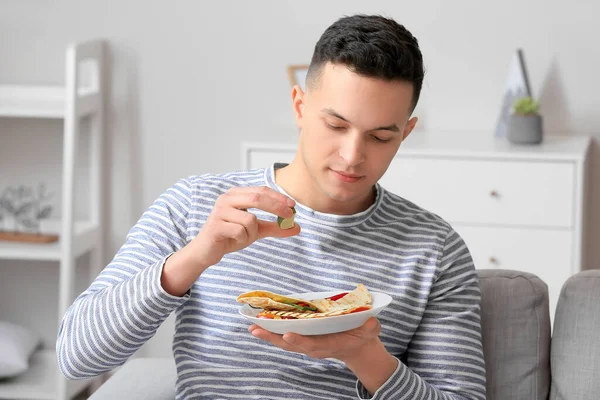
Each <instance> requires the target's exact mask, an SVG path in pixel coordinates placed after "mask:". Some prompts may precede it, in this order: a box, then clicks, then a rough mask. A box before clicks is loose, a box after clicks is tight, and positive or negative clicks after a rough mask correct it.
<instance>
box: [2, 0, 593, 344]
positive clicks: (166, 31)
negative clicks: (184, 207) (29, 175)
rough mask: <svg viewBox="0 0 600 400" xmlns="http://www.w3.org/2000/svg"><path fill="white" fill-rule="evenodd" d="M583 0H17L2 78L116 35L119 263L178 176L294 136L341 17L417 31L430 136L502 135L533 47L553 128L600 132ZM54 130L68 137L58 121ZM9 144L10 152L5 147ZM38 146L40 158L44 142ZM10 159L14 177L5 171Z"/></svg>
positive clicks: (217, 167)
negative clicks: (298, 111) (296, 110)
mask: <svg viewBox="0 0 600 400" xmlns="http://www.w3.org/2000/svg"><path fill="white" fill-rule="evenodd" d="M586 3H587V2H586ZM586 3H584V2H583V1H573V2H566V1H559V0H552V1H541V0H535V1H526V2H525V1H517V0H505V1H493V2H492V1H489V2H481V1H476V0H472V1H465V0H463V1H458V0H455V1H452V2H448V1H442V0H437V1H427V2H415V1H391V0H388V1H370V2H366V1H357V0H354V1H347V0H344V1H342V0H337V1H327V2H325V1H314V0H313V1H307V0H304V1H281V0H270V1H252V2H247V1H241V0H240V1H232V0H221V1H212V2H208V1H203V2H201V1H195V0H187V1H183V0H179V1H175V2H147V1H142V0H136V1H133V0H129V1H126V2H122V1H115V0H110V1H92V0H80V1H75V0H71V1H59V0H55V1H52V2H45V1H27V2H24V1H20V0H4V1H2V3H1V5H0V83H27V82H32V83H62V82H63V80H64V79H63V66H64V61H63V59H64V48H65V45H66V44H67V43H68V42H69V41H72V40H83V39H87V38H92V37H104V38H106V39H108V40H109V41H110V59H109V63H110V69H111V72H110V84H111V85H110V86H111V88H110V102H109V104H108V107H109V110H108V124H107V128H108V139H107V141H108V142H107V146H108V158H107V162H106V171H107V174H108V176H107V186H106V208H107V212H109V214H108V215H109V216H110V218H109V221H108V227H109V232H108V244H109V248H108V249H107V259H108V258H110V257H111V256H112V255H113V254H114V252H115V251H116V250H117V249H118V247H119V246H120V244H121V243H122V241H123V239H124V236H125V234H126V233H127V230H128V229H129V228H130V226H131V225H132V224H133V223H134V222H135V221H136V219H137V218H138V216H139V215H140V214H141V212H142V211H143V210H144V209H145V208H146V207H147V206H148V205H149V204H150V203H151V202H152V201H153V200H154V199H155V198H156V197H157V196H158V195H159V194H160V193H161V192H162V191H163V190H164V189H166V188H167V187H168V186H170V185H171V184H172V183H173V182H174V181H175V180H176V179H178V178H180V177H183V176H187V175H190V174H193V173H205V172H219V171H227V170H231V169H236V168H238V167H239V166H240V160H239V159H240V156H239V154H240V151H239V146H238V144H239V142H240V141H241V140H256V141H292V140H294V139H295V127H294V122H293V116H292V112H291V107H290V87H289V83H288V80H287V75H286V70H285V67H286V65H287V64H292V63H304V62H307V61H309V59H310V56H311V54H312V49H313V46H314V43H315V41H316V40H317V39H318V37H319V36H320V34H321V33H322V31H323V30H324V29H325V28H326V27H327V26H328V25H329V24H330V23H332V22H333V21H334V20H335V19H337V18H338V17H340V16H341V15H344V14H352V13H355V12H363V13H383V14H385V15H388V16H392V17H394V18H396V19H397V20H398V21H399V22H401V23H403V24H405V25H406V26H407V28H409V29H410V30H411V31H412V32H413V33H414V34H415V35H416V36H417V38H418V39H419V40H420V43H421V46H422V51H423V53H424V57H425V62H426V67H427V76H426V79H425V85H424V89H423V97H422V102H421V105H420V107H419V110H420V116H421V117H422V122H423V125H422V127H423V128H424V129H426V130H435V129H444V130H468V131H480V132H481V134H489V135H491V134H492V132H493V128H494V125H495V123H496V119H497V116H498V114H497V113H498V110H499V108H500V102H501V99H502V90H503V86H504V82H505V77H506V73H507V69H508V63H509V61H510V58H511V56H512V53H513V51H514V50H515V48H517V47H522V48H523V49H524V50H525V55H526V61H527V64H528V68H529V72H530V77H531V81H532V87H533V90H534V95H535V96H541V101H542V107H543V112H544V117H545V124H546V129H547V131H548V132H553V133H565V134H573V135H575V134H592V135H595V136H596V137H600V113H599V112H598V111H597V109H598V106H599V102H598V97H597V88H596V86H597V71H598V70H600V51H598V50H597V38H598V37H600V25H598V24H597V23H596V22H597V21H596V16H597V15H598V13H600V5H599V4H597V3H596V4H592V3H591V2H590V4H586ZM20 123H21V122H20ZM0 124H4V122H2V121H0ZM11 124H12V125H14V123H12V122H11ZM22 124H23V125H22V126H25V127H26V126H27V125H28V124H34V122H27V121H24V122H22ZM0 127H2V128H4V127H5V125H0ZM11 129H12V128H11ZM49 131H51V132H53V134H56V136H57V137H59V133H60V126H53V127H52V126H51V127H50V128H49ZM13 136H14V135H13ZM0 140H2V141H1V142H0V157H1V156H2V151H8V150H2V148H3V147H4V146H3V145H2V143H5V142H4V138H0ZM209 141H210V144H209ZM5 149H6V148H5ZM37 151H38V152H39V153H38V154H39V155H42V154H43V152H44V148H39V149H38V150H37ZM592 155H593V163H592V181H593V185H592V197H591V204H592V205H593V207H594V208H593V210H592V213H591V214H590V217H589V225H590V226H591V229H590V232H591V235H592V236H591V237H590V240H591V241H592V242H594V243H596V244H597V243H598V242H599V239H600V183H599V182H600V160H599V153H598V146H597V144H594V147H593V152H592ZM34 156H35V155H33V156H32V157H34ZM0 168H3V169H2V171H3V175H4V171H5V169H4V168H7V167H5V166H3V165H2V164H0ZM0 183H1V182H0ZM587 259H588V260H598V259H600V246H598V245H595V246H590V247H589V248H588V251H587ZM107 261H108V260H107ZM1 265H2V264H0V266H1ZM590 266H594V267H600V264H598V262H597V261H596V264H595V265H591V264H590ZM167 328H170V327H167ZM155 339H156V340H154V341H153V342H151V343H150V344H149V345H148V346H146V350H147V351H148V352H150V353H151V354H168V352H169V347H170V345H169V341H170V338H169V330H168V329H163V330H161V331H160V333H159V334H158V337H157V338H155Z"/></svg>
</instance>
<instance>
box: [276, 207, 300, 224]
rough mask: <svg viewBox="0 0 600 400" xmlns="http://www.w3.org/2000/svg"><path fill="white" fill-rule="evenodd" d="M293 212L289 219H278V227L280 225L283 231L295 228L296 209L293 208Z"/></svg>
mask: <svg viewBox="0 0 600 400" xmlns="http://www.w3.org/2000/svg"><path fill="white" fill-rule="evenodd" d="M292 212H293V213H294V214H293V215H292V216H291V217H289V218H282V217H277V225H279V227H280V228H281V229H291V228H293V227H294V217H295V216H296V208H295V207H292Z"/></svg>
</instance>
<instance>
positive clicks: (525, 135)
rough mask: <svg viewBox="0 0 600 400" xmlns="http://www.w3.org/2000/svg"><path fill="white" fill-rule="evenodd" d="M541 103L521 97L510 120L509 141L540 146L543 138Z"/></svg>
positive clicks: (530, 98)
mask: <svg viewBox="0 0 600 400" xmlns="http://www.w3.org/2000/svg"><path fill="white" fill-rule="evenodd" d="M539 109H540V106H539V103H538V102H537V101H535V100H534V99H533V98H532V97H520V98H518V99H517V100H516V101H515V103H514V105H513V112H512V114H511V115H510V117H509V120H508V135H507V138H508V140H509V141H511V142H513V143H517V144H539V143H541V142H542V137H543V124H542V116H541V115H540V113H539Z"/></svg>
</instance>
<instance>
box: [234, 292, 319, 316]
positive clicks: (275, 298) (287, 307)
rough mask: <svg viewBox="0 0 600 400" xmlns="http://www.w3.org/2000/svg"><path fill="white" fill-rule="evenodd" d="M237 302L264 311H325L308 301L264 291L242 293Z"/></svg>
mask: <svg viewBox="0 0 600 400" xmlns="http://www.w3.org/2000/svg"><path fill="white" fill-rule="evenodd" d="M237 301H238V302H240V303H246V304H249V305H251V306H252V307H256V308H262V309H264V310H280V311H295V312H310V313H314V312H322V311H325V310H323V309H320V308H319V307H318V306H316V305H315V304H314V303H312V302H310V301H308V300H302V299H295V298H293V297H287V296H282V295H279V294H276V293H271V292H266V291H263V290H255V291H253V292H247V293H242V294H241V295H239V296H238V298H237Z"/></svg>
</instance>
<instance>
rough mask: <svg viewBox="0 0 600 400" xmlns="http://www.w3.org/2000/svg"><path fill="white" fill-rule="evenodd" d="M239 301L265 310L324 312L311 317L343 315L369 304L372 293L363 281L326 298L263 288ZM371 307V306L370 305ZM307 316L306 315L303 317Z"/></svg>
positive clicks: (248, 293)
mask: <svg viewBox="0 0 600 400" xmlns="http://www.w3.org/2000/svg"><path fill="white" fill-rule="evenodd" d="M237 301H238V302H240V303H246V304H249V305H251V306H252V307H255V308H262V309H264V310H265V311H286V312H293V313H304V314H317V313H318V314H323V315H318V316H314V317H311V318H318V317H327V316H332V315H342V314H348V313H350V312H353V310H355V309H357V308H360V307H363V306H369V305H370V304H371V302H372V298H371V294H370V293H369V291H368V290H367V288H366V287H365V285H363V284H362V283H360V284H358V286H357V287H356V289H354V290H353V291H351V292H348V293H340V294H339V295H336V296H332V297H329V298H326V299H315V300H310V301H309V300H302V299H296V298H292V297H287V296H282V295H279V294H276V293H272V292H267V291H263V290H256V291H253V292H247V293H242V294H241V295H239V296H238V298H237ZM369 308H370V306H369ZM303 318H305V317H303Z"/></svg>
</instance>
